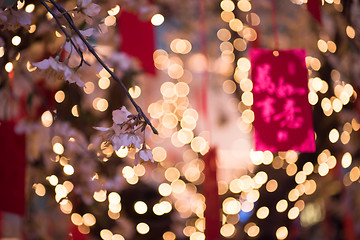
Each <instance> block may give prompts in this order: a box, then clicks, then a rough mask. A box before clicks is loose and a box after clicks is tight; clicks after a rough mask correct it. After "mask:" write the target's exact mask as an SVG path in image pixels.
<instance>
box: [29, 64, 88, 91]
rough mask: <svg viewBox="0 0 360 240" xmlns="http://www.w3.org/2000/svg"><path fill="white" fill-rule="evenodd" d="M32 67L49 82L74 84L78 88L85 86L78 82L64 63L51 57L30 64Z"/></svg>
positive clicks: (76, 76) (76, 77) (73, 73)
mask: <svg viewBox="0 0 360 240" xmlns="http://www.w3.org/2000/svg"><path fill="white" fill-rule="evenodd" d="M32 65H33V66H34V67H37V68H38V69H39V70H40V71H41V72H43V73H44V74H45V75H46V78H47V80H49V81H56V80H57V79H61V80H65V81H68V82H70V83H76V84H77V85H78V86H79V87H84V86H85V84H84V82H83V81H81V80H80V78H79V76H78V75H76V74H75V72H74V71H73V70H72V69H70V68H69V67H68V66H67V65H65V64H64V63H61V62H58V61H56V60H55V59H54V58H53V57H49V58H48V59H44V60H42V61H41V62H36V63H32Z"/></svg>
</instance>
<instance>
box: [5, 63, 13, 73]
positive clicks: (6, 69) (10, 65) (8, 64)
mask: <svg viewBox="0 0 360 240" xmlns="http://www.w3.org/2000/svg"><path fill="white" fill-rule="evenodd" d="M13 68H14V66H13V64H12V63H11V62H8V63H6V64H5V71H7V72H11V71H12V70H13Z"/></svg>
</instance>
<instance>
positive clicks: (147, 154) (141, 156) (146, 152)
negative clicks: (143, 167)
mask: <svg viewBox="0 0 360 240" xmlns="http://www.w3.org/2000/svg"><path fill="white" fill-rule="evenodd" d="M147 161H150V162H154V159H153V155H152V152H151V151H150V149H145V148H142V149H141V150H140V151H138V152H137V153H136V154H135V161H134V165H138V164H139V163H140V162H147Z"/></svg>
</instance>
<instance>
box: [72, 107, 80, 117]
mask: <svg viewBox="0 0 360 240" xmlns="http://www.w3.org/2000/svg"><path fill="white" fill-rule="evenodd" d="M71 113H72V115H73V116H74V117H79V111H78V105H74V106H73V107H72V108H71Z"/></svg>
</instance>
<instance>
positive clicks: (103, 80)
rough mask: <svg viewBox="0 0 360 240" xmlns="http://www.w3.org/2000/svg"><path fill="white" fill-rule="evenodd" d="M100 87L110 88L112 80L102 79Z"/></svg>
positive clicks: (99, 83)
mask: <svg viewBox="0 0 360 240" xmlns="http://www.w3.org/2000/svg"><path fill="white" fill-rule="evenodd" d="M98 85H99V87H100V88H101V89H108V88H109V86H110V79H109V78H106V77H102V78H100V79H99V81H98Z"/></svg>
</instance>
